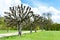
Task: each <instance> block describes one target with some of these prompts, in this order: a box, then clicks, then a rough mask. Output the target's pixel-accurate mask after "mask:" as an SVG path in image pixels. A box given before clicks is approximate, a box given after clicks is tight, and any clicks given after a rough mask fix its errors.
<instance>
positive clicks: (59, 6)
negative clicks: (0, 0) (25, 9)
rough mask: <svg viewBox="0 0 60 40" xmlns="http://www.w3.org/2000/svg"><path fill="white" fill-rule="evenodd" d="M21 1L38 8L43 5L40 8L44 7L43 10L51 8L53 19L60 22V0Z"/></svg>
mask: <svg viewBox="0 0 60 40" xmlns="http://www.w3.org/2000/svg"><path fill="white" fill-rule="evenodd" d="M21 3H24V4H28V5H30V6H31V7H35V8H37V9H39V8H38V7H40V6H42V8H40V9H43V8H44V9H43V10H42V11H43V12H44V11H45V9H47V10H50V11H51V13H52V17H51V18H52V20H53V21H54V22H58V23H60V18H59V17H60V0H21ZM40 11H41V10H40ZM47 12H48V11H47Z"/></svg>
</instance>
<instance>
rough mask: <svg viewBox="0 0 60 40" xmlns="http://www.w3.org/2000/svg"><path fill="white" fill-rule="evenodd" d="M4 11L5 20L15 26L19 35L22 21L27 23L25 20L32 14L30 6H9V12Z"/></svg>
mask: <svg viewBox="0 0 60 40" xmlns="http://www.w3.org/2000/svg"><path fill="white" fill-rule="evenodd" d="M4 13H5V14H7V15H6V16H5V22H7V24H8V25H12V26H14V25H15V26H17V29H18V34H19V35H21V32H22V26H23V23H24V22H25V23H27V21H26V20H29V19H30V18H31V17H32V15H33V11H31V8H30V7H29V6H28V7H26V6H23V5H22V4H21V6H19V5H18V6H13V7H10V12H4Z"/></svg>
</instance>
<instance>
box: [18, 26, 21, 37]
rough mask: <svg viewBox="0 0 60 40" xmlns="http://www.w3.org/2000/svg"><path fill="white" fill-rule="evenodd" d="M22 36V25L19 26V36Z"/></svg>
mask: <svg viewBox="0 0 60 40" xmlns="http://www.w3.org/2000/svg"><path fill="white" fill-rule="evenodd" d="M21 34H22V25H19V26H18V35H19V36H21Z"/></svg>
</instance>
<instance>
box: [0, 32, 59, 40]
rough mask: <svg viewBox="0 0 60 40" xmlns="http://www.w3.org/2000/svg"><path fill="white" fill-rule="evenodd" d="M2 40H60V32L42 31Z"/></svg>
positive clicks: (2, 39)
mask: <svg viewBox="0 0 60 40" xmlns="http://www.w3.org/2000/svg"><path fill="white" fill-rule="evenodd" d="M0 40H60V31H40V32H37V33H32V34H23V35H22V36H12V37H5V38H1V39H0Z"/></svg>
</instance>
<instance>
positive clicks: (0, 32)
mask: <svg viewBox="0 0 60 40" xmlns="http://www.w3.org/2000/svg"><path fill="white" fill-rule="evenodd" d="M11 32H17V30H9V31H8V32H7V30H0V34H2V33H11Z"/></svg>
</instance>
